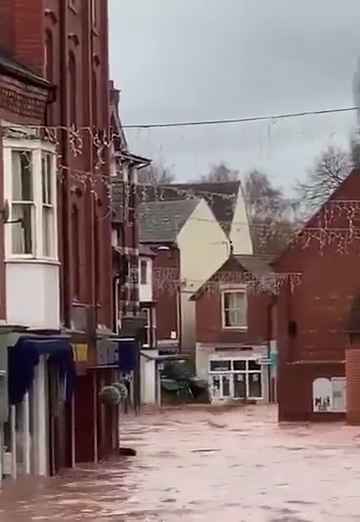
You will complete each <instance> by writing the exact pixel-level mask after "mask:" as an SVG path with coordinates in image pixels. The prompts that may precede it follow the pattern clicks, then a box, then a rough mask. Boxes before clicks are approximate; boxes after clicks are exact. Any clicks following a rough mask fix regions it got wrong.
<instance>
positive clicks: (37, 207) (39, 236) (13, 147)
mask: <svg viewBox="0 0 360 522" xmlns="http://www.w3.org/2000/svg"><path fill="white" fill-rule="evenodd" d="M16 151H19V152H21V151H29V152H30V153H31V155H32V190H33V194H32V197H33V201H32V204H33V222H32V228H33V237H32V252H31V253H27V254H25V253H14V250H13V229H12V227H13V226H14V225H13V224H9V225H8V226H6V227H5V258H6V260H39V261H41V260H42V261H54V262H58V226H57V215H56V209H57V176H56V153H55V147H54V146H53V145H52V144H49V143H45V142H42V141H41V140H39V139H17V138H5V139H4V141H3V166H4V200H5V201H8V203H9V209H10V213H9V221H11V220H12V219H13V217H12V215H13V205H16V204H17V203H19V204H21V203H22V202H17V200H14V199H13V171H12V154H13V152H16ZM44 153H45V154H49V155H50V158H51V172H52V174H51V188H50V190H51V193H52V205H51V208H52V211H53V216H52V223H53V224H52V229H53V233H52V234H50V241H51V243H50V255H49V256H48V255H45V253H44V243H45V242H44V229H43V226H44V211H43V181H42V180H43V176H42V158H43V154H44ZM24 203H25V202H24Z"/></svg>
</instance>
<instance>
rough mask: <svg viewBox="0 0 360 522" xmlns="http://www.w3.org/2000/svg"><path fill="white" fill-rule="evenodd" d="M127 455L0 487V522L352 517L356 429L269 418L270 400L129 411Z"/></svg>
mask: <svg viewBox="0 0 360 522" xmlns="http://www.w3.org/2000/svg"><path fill="white" fill-rule="evenodd" d="M122 445H124V446H129V447H133V448H135V449H136V450H137V452H138V455H137V457H135V458H134V457H133V458H123V457H122V458H121V459H118V460H116V461H113V462H107V463H104V464H102V465H100V466H98V467H93V466H83V467H82V468H81V469H78V470H76V471H72V472H69V473H67V474H66V475H65V476H63V477H59V478H55V479H50V480H44V481H37V482H34V481H28V482H23V483H21V485H18V486H16V487H14V486H11V485H9V484H8V485H6V487H5V488H4V490H3V491H2V493H1V494H0V522H18V521H24V522H25V521H47V520H53V521H56V520H64V521H65V520H68V521H76V520H85V521H102V522H105V521H143V522H145V521H149V522H151V521H164V522H172V521H180V520H184V521H217V520H224V521H225V520H232V521H234V522H263V521H264V522H322V521H324V522H335V521H336V522H339V521H344V522H347V521H355V520H359V519H360V494H359V488H358V484H359V480H360V430H359V429H358V428H352V427H347V426H344V425H342V424H326V425H304V426H299V425H296V426H295V425H285V426H281V427H279V426H278V425H277V423H276V410H275V408H270V407H257V408H255V407H249V408H244V409H242V408H236V409H234V408H232V409H217V408H210V407H190V408H183V409H169V410H164V411H163V412H161V413H157V412H156V413H150V412H149V413H147V414H144V415H142V416H141V417H130V418H129V419H126V421H124V423H123V425H122Z"/></svg>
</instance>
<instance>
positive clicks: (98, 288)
mask: <svg viewBox="0 0 360 522" xmlns="http://www.w3.org/2000/svg"><path fill="white" fill-rule="evenodd" d="M100 230H101V229H100V220H99V216H98V215H97V214H96V213H95V224H94V245H95V260H94V261H95V266H94V270H95V301H96V304H101V276H102V274H101V247H102V243H101V232H100Z"/></svg>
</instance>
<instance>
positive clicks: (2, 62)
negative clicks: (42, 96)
mask: <svg viewBox="0 0 360 522" xmlns="http://www.w3.org/2000/svg"><path fill="white" fill-rule="evenodd" d="M0 72H2V73H4V74H6V75H9V76H13V77H15V78H17V79H19V80H21V81H24V82H27V83H31V84H32V85H35V86H37V87H44V88H47V89H48V88H50V87H51V83H50V82H48V81H47V80H46V79H45V78H43V77H42V76H40V75H38V74H36V73H34V72H33V71H32V70H31V69H29V68H28V67H26V66H25V65H22V64H20V63H18V62H17V61H15V60H14V59H13V58H11V57H10V56H9V55H8V54H7V53H6V52H4V51H3V50H1V49H0Z"/></svg>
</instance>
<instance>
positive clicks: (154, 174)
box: [139, 163, 175, 185]
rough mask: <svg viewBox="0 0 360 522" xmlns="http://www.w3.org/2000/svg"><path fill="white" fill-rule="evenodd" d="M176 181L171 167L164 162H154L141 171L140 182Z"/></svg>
mask: <svg viewBox="0 0 360 522" xmlns="http://www.w3.org/2000/svg"><path fill="white" fill-rule="evenodd" d="M174 181H175V174H174V173H173V172H172V170H171V168H170V167H167V166H165V165H163V164H162V163H152V164H151V165H149V166H148V167H146V168H144V169H143V170H141V171H140V172H139V183H143V184H148V185H169V184H170V183H173V182H174Z"/></svg>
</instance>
